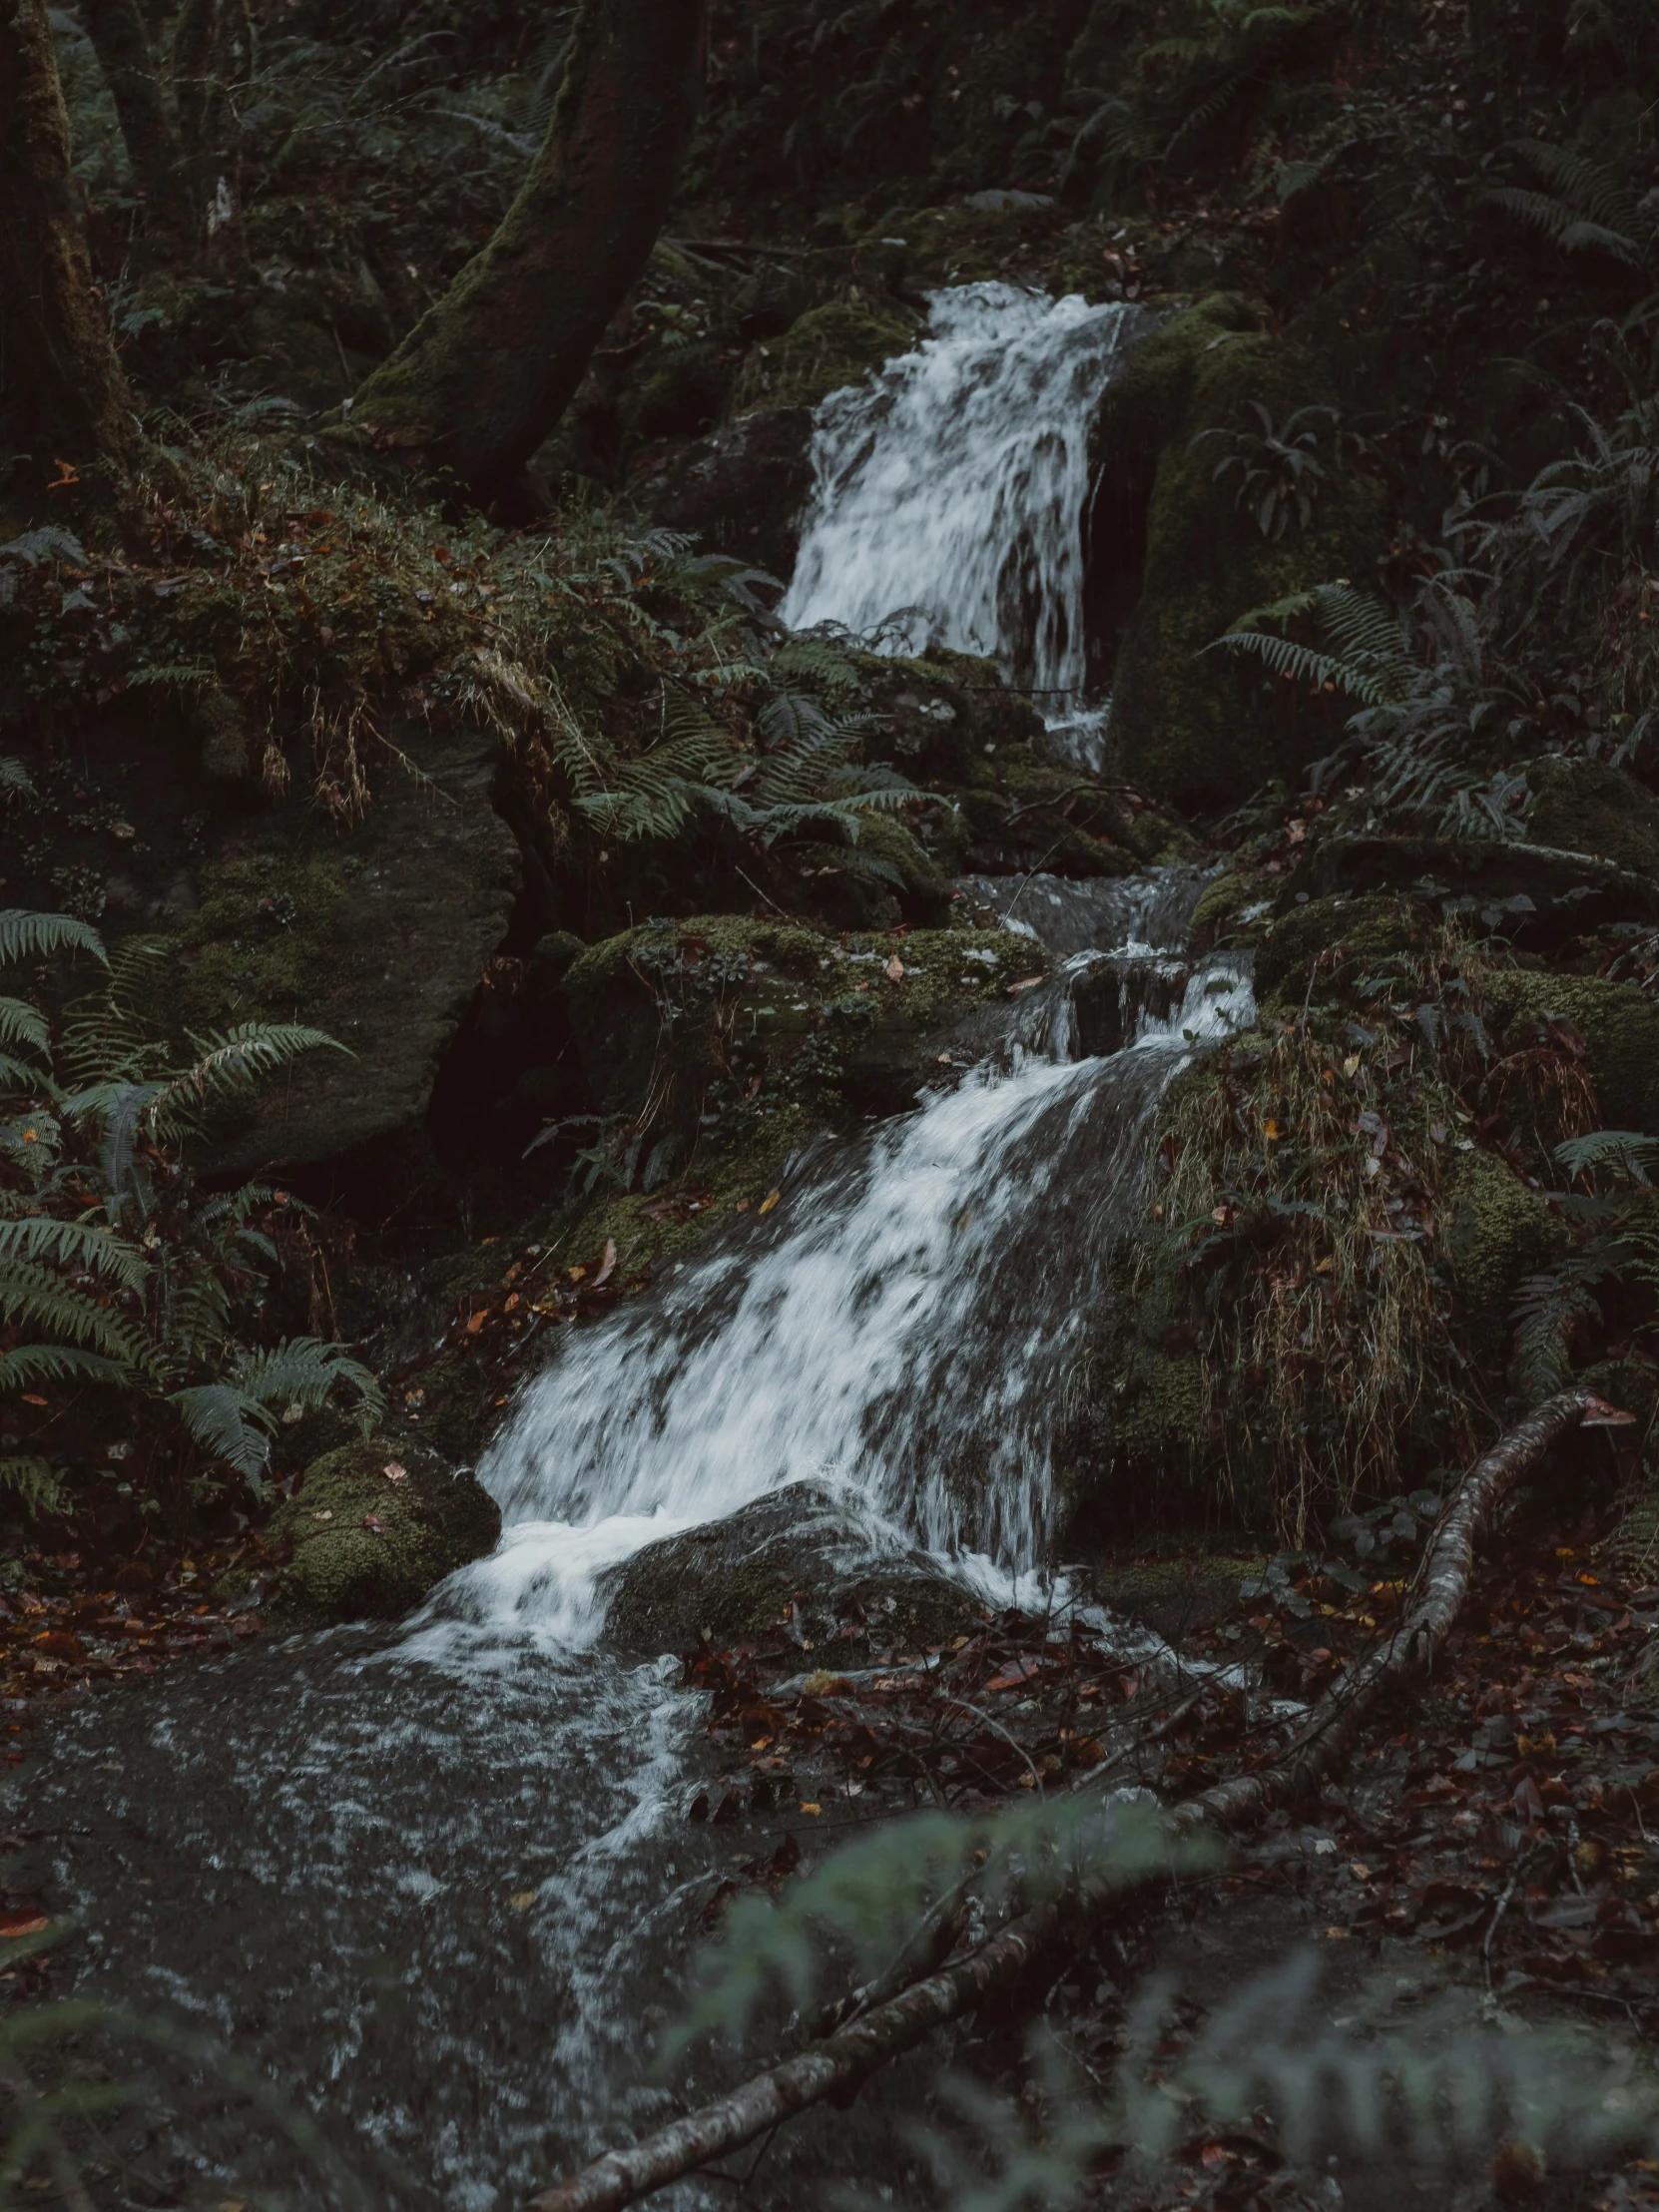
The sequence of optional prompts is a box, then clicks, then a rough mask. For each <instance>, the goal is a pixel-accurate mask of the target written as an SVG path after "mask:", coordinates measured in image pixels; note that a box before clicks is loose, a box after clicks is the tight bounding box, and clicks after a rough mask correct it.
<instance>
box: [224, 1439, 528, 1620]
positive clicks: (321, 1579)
mask: <svg viewBox="0 0 1659 2212" xmlns="http://www.w3.org/2000/svg"><path fill="white" fill-rule="evenodd" d="M388 1457H389V1455H388V1453H387V1451H386V1450H385V1448H384V1447H383V1446H380V1445H375V1444H355V1443H354V1444H345V1445H342V1446H341V1448H340V1449H339V1450H337V1451H330V1452H326V1453H324V1455H323V1456H322V1457H321V1458H320V1459H317V1460H314V1461H313V1462H312V1464H311V1465H310V1466H309V1467H308V1468H307V1469H306V1471H305V1474H304V1475H303V1477H302V1478H301V1480H300V1483H299V1486H298V1488H297V1489H296V1490H295V1492H294V1494H293V1496H292V1497H291V1498H290V1499H289V1500H288V1501H287V1503H286V1504H285V1505H283V1506H281V1507H279V1508H278V1510H277V1513H276V1514H274V1515H273V1517H272V1521H271V1526H270V1529H269V1531H268V1535H269V1538H270V1540H271V1541H272V1542H273V1543H278V1544H280V1543H285V1544H288V1545H291V1547H292V1551H291V1556H290V1558H289V1560H288V1563H287V1565H286V1566H285V1567H284V1568H283V1570H282V1577H281V1585H280V1604H281V1605H282V1607H283V1608H285V1609H287V1610H289V1611H292V1612H297V1613H299V1614H301V1615H303V1616H304V1617H306V1618H308V1619H313V1620H354V1619H360V1618H365V1617H367V1618H374V1619H392V1618H396V1617H397V1616H398V1615H400V1614H403V1613H406V1612H407V1611H408V1610H409V1609H410V1608H411V1607H412V1606H414V1605H417V1604H418V1603H419V1602H420V1600H421V1599H422V1598H423V1597H424V1596H425V1595H426V1593H427V1591H428V1590H430V1589H431V1588H432V1587H433V1585H434V1584H435V1583H437V1582H440V1581H441V1580H442V1579H443V1577H444V1576H445V1575H446V1574H450V1573H453V1571H454V1570H455V1568H457V1567H460V1566H464V1565H465V1564H466V1562H467V1561H468V1560H469V1559H476V1558H478V1557H479V1556H480V1555H481V1554H482V1553H484V1552H486V1551H488V1550H490V1549H491V1548H492V1547H493V1545H494V1544H495V1541H496V1539H497V1537H498V1536H499V1535H500V1532H501V1513H500V1508H499V1507H498V1506H497V1505H496V1504H495V1501H494V1500H493V1499H492V1498H491V1497H490V1496H489V1494H488V1492H487V1491H486V1490H485V1489H484V1488H483V1487H482V1485H481V1484H480V1483H479V1482H478V1480H477V1479H476V1477H475V1476H473V1475H472V1474H470V1473H461V1474H451V1473H449V1472H448V1471H447V1469H445V1468H444V1467H443V1466H441V1465H440V1464H439V1463H437V1462H436V1461H427V1460H426V1458H425V1455H424V1454H422V1458H421V1460H420V1461H418V1462H415V1463H411V1464H410V1465H409V1467H408V1471H407V1473H406V1474H405V1476H404V1478H403V1480H402V1481H400V1482H392V1481H390V1480H388V1479H387V1477H386V1474H385V1471H384V1470H385V1467H386V1465H387V1464H388ZM370 1520H372V1521H376V1522H378V1523H379V1524H380V1525H379V1526H378V1527H372V1526H369V1525H366V1523H367V1522H368V1521H370Z"/></svg>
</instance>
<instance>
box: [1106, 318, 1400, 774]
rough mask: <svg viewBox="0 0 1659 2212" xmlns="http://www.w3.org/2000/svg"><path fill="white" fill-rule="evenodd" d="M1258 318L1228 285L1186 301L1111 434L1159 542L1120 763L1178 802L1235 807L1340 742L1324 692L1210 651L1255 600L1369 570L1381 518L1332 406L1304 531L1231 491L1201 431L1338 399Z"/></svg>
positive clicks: (1137, 355)
mask: <svg viewBox="0 0 1659 2212" xmlns="http://www.w3.org/2000/svg"><path fill="white" fill-rule="evenodd" d="M1255 324H1256V317H1255V314H1254V311H1253V310H1252V309H1251V307H1250V306H1249V305H1248V303H1246V302H1245V301H1243V300H1241V299H1239V298H1237V297H1235V296H1234V295H1232V294H1228V293H1221V294H1217V295H1216V296H1214V297H1213V298H1210V299H1207V300H1204V301H1202V302H1201V303H1200V304H1199V305H1198V306H1196V307H1191V308H1188V309H1186V310H1185V311H1184V312H1182V313H1179V314H1176V315H1172V316H1171V317H1170V319H1169V320H1168V321H1167V322H1165V323H1164V324H1163V325H1162V326H1161V327H1160V328H1158V329H1157V330H1155V331H1153V332H1152V333H1151V335H1150V336H1148V337H1147V338H1145V339H1143V340H1142V342H1141V343H1140V344H1139V345H1138V346H1137V347H1136V348H1135V351H1134V352H1133V353H1132V354H1131V355H1130V358H1129V360H1128V362H1127V364H1126V365H1125V367H1124V369H1123V371H1122V373H1121V374H1120V375H1119V376H1117V377H1116V378H1114V380H1113V382H1112V384H1111V385H1110V387H1109V388H1108V390H1107V393H1106V398H1105V401H1104V403H1103V406H1102V410H1101V417H1100V425H1099V430H1098V435H1097V459H1098V462H1099V464H1100V466H1101V467H1102V469H1103V471H1104V475H1105V479H1106V481H1108V482H1109V483H1112V484H1114V485H1115V486H1117V487H1119V489H1118V491H1117V494H1116V496H1117V497H1119V498H1120V499H1121V500H1122V501H1123V502H1124V505H1125V509H1126V512H1127V513H1131V514H1133V513H1134V512H1136V511H1144V515H1145V530H1146V543H1147V555H1146V565H1145V582H1144V590H1143V595H1142V598H1141V601H1140V604H1139V606H1138V607H1137V608H1136V610H1135V612H1134V613H1133V614H1132V615H1131V616H1130V618H1129V621H1128V624H1127V627H1126V630H1125V634H1124V638H1123V643H1122V647H1121V649H1120V652H1119V656H1118V665H1117V670H1116V673H1115V676H1114V679H1113V701H1112V747H1113V755H1114V760H1115V762H1116V764H1117V766H1118V768H1119V769H1120V770H1121V772H1122V773H1123V775H1124V776H1126V777H1127V778H1128V780H1129V781H1130V782H1131V783H1133V784H1134V785H1136V786H1137V787H1138V788H1140V789H1142V790H1145V791H1147V792H1149V793H1151V794H1152V795H1153V796H1155V797H1157V798H1159V799H1164V800H1168V801H1170V802H1172V803H1173V804H1175V805H1177V806H1182V807H1196V808H1205V807H1218V806H1224V805H1232V804H1236V803H1237V802H1238V801H1240V800H1243V799H1246V798H1248V797H1249V795H1250V794H1251V793H1252V792H1253V791H1255V790H1256V789H1258V788H1259V787H1260V786H1261V785H1263V784H1266V783H1268V782H1270V781H1271V780H1272V779H1274V778H1276V777H1278V778H1291V777H1297V776H1300V773H1301V771H1302V770H1303V769H1304V768H1305V767H1306V765H1307V763H1308V762H1309V761H1310V760H1311V759H1313V758H1314V757H1315V756H1316V755H1317V754H1318V753H1320V752H1324V751H1328V750H1329V749H1330V745H1331V741H1332V737H1333V734H1334V731H1335V727H1336V725H1335V722H1334V719H1333V712H1332V710H1331V708H1330V707H1329V705H1328V704H1327V703H1325V702H1322V701H1319V700H1316V701H1313V702H1309V701H1307V700H1306V699H1304V698H1303V697H1302V696H1301V694H1300V692H1298V691H1297V688H1296V687H1294V686H1288V685H1284V684H1280V683H1277V682H1275V681H1274V680H1272V679H1269V678H1266V677H1265V676H1264V674H1263V672H1262V671H1261V670H1260V668H1259V667H1257V666H1255V665H1254V664H1250V663H1245V662H1241V661H1240V660H1239V659H1237V658H1236V657H1235V656H1232V655H1229V654H1226V653H1215V652H1209V651H1207V648H1208V647H1210V646H1211V645H1212V644H1213V643H1214V641H1215V640H1216V639H1217V638H1219V637H1220V636H1221V635H1222V633H1223V632H1224V631H1225V630H1226V629H1227V628H1228V626H1229V624H1230V623H1232V622H1233V621H1234V620H1235V619H1236V618H1237V617H1238V616H1239V615H1241V614H1243V613H1244V612H1245V611H1246V609H1247V608H1250V607H1253V606H1259V605H1262V604H1264V603H1265V602H1267V601H1270V600H1274V599H1278V598H1280V597H1282V596H1283V595H1284V594H1285V593H1287V592H1291V591H1295V590H1299V589H1301V588H1303V587H1305V586H1307V585H1310V584H1315V583H1319V582H1321V581H1323V580H1325V579H1328V578H1330V577H1334V576H1348V575H1353V576H1363V575H1365V574H1367V573H1368V572H1369V569H1370V565H1371V562H1372V559H1373V555H1374V553H1375V551H1376V548H1377V546H1378V545H1380V544H1381V543H1382V540H1383V527H1384V522H1385V516H1384V512H1383V499H1382V495H1381V493H1380V491H1379V489H1378V487H1377V485H1376V484H1375V483H1374V482H1373V481H1371V480H1370V479H1368V478H1364V477H1360V476H1356V475H1354V474H1352V473H1350V472H1347V471H1345V470H1343V469H1341V468H1339V467H1337V466H1336V465H1335V461H1334V453H1333V446H1332V439H1331V433H1330V429H1329V425H1328V423H1327V422H1325V420H1324V418H1320V424H1319V426H1320V428H1321V433H1322V438H1321V449H1320V450H1321V457H1322V459H1323V461H1324V462H1325V464H1326V466H1327V468H1328V469H1329V471H1330V473H1329V475H1328V478H1327V481H1326V483H1325V485H1324V487H1323V492H1322V496H1321V497H1320V498H1319V500H1318V502H1317V504H1316V505H1315V508H1314V511H1313V515H1312V517H1311V519H1310V521H1309V523H1308V525H1307V527H1306V528H1302V527H1299V525H1298V523H1297V522H1296V520H1294V519H1293V520H1292V521H1291V522H1290V524H1289V525H1288V527H1287V528H1286V529H1285V531H1284V533H1283V535H1282V536H1279V537H1268V536H1264V535H1263V533H1262V531H1261V530H1260V528H1259V527H1258V524H1257V520H1256V517H1255V515H1254V514H1253V513H1251V512H1246V511H1243V510H1241V509H1240V508H1239V507H1238V506H1236V505H1235V488H1236V485H1237V483H1238V481H1239V472H1238V471H1237V470H1236V469H1235V470H1233V471H1230V472H1229V473H1228V474H1227V475H1225V476H1223V477H1222V478H1221V479H1220V480H1219V481H1217V479H1216V468H1217V464H1218V462H1219V461H1220V460H1221V458H1222V457H1223V454H1224V452H1225V451H1226V450H1227V448H1226V445H1225V444H1224V442H1223V441H1222V440H1220V439H1212V438H1208V437H1206V436H1205V433H1207V432H1209V431H1212V430H1214V431H1221V432H1225V433H1229V434H1231V433H1234V432H1244V433H1249V432H1250V430H1251V428H1252V425H1253V424H1255V422H1256V417H1255V415H1254V414H1253V412H1252V408H1253V406H1254V405H1260V406H1263V407H1265V408H1266V409H1267V410H1268V412H1269V414H1270V415H1271V416H1272V418H1273V420H1274V422H1275V423H1276V424H1277V425H1280V426H1283V424H1284V423H1285V422H1286V421H1287V420H1288V419H1289V417H1290V416H1291V415H1293V414H1294V413H1296V412H1297V411H1298V410H1299V409H1301V408H1303V407H1307V406H1310V405H1315V404H1320V403H1323V402H1325V401H1326V400H1328V399H1329V398H1330V397H1331V396H1332V392H1331V388H1330V382H1329V378H1328V376H1327V373H1326V371H1325V370H1324V368H1323V367H1322V366H1321V364H1320V363H1319V362H1318V361H1316V360H1315V359H1314V358H1313V357H1312V356H1310V355H1308V354H1306V353H1304V352H1302V351H1300V350H1299V349H1298V348H1296V347H1294V346H1290V345H1287V344H1285V343H1284V342H1282V341H1281V340H1279V339H1276V338H1273V337H1270V336H1268V335H1267V334H1266V333H1265V332H1264V331H1263V330H1261V329H1260V328H1259V327H1257V326H1255ZM1195 440H1202V441H1203V442H1200V443H1196V444H1195V442H1194V441H1195Z"/></svg>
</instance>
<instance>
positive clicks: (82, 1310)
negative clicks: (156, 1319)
mask: <svg viewBox="0 0 1659 2212" xmlns="http://www.w3.org/2000/svg"><path fill="white" fill-rule="evenodd" d="M0 1315H4V1316H5V1318H6V1319H7V1320H8V1321H9V1322H11V1323H12V1324H13V1325H14V1326H15V1327H17V1328H19V1329H42V1330H47V1331H49V1332H50V1333H51V1334H52V1335H53V1336H54V1337H63V1338H66V1339H67V1340H68V1341H69V1342H70V1343H71V1344H76V1345H85V1346H88V1347H90V1348H91V1349H92V1350H93V1351H95V1352H98V1353H101V1354H102V1355H103V1356H104V1357H105V1358H106V1359H109V1360H116V1361H119V1362H121V1363H122V1364H123V1365H124V1366H126V1367H129V1368H135V1369H141V1370H142V1369H143V1368H145V1367H147V1366H148V1365H149V1360H150V1348H149V1346H148V1345H147V1344H146V1343H145V1341H144V1339H143V1337H142V1336H141V1335H140V1334H139V1332H138V1331H137V1330H136V1329H135V1328H134V1327H133V1326H132V1324H131V1323H130V1322H127V1321H125V1320H123V1319H122V1318H121V1316H120V1315H118V1314H116V1313H115V1312H114V1311H113V1309H111V1308H109V1307H104V1306H99V1305H98V1304H97V1303H96V1301H95V1300H94V1299H92V1298H91V1297H89V1296H88V1295H87V1294H86V1293H85V1292H82V1291H79V1290H77V1289H76V1288H75V1287H74V1286H73V1285H72V1284H69V1283H66V1282H65V1281H64V1280H63V1278H62V1277H61V1276H59V1275H56V1274H54V1273H53V1271H52V1270H51V1269H50V1268H48V1267H43V1266H41V1265H40V1263H39V1262H38V1261H34V1260H27V1259H24V1258H23V1257H22V1255H21V1254H18V1253H8V1254H7V1255H6V1258H5V1261H4V1263H3V1264H0Z"/></svg>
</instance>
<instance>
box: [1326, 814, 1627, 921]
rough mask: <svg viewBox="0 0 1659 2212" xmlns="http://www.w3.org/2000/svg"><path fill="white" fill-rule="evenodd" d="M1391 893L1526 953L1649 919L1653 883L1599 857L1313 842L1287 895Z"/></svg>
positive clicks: (1433, 840)
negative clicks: (1505, 940)
mask: <svg viewBox="0 0 1659 2212" xmlns="http://www.w3.org/2000/svg"><path fill="white" fill-rule="evenodd" d="M1389 890H1391V891H1399V892H1405V893H1407V894H1409V895H1411V896H1413V897H1416V898H1418V899H1425V900H1431V901H1432V902H1433V903H1434V904H1435V905H1436V906H1437V907H1438V908H1439V910H1440V911H1441V912H1442V913H1446V914H1451V915H1461V916H1464V917H1466V918H1467V919H1469V920H1470V921H1473V922H1476V923H1478V924H1479V926H1480V928H1481V929H1482V930H1489V931H1493V932H1501V933H1502V934H1503V935H1505V936H1507V937H1509V938H1510V939H1511V940H1512V941H1513V942H1514V943H1516V944H1520V945H1525V946H1528V947H1532V948H1534V949H1539V950H1543V949H1550V948H1554V947H1558V946H1560V945H1562V944H1564V943H1565V942H1567V941H1568V940H1569V939H1571V938H1574V937H1578V936H1581V935H1583V934H1584V932H1585V931H1587V930H1591V929H1595V928H1599V927H1601V926H1602V925H1604V924H1606V923H1610V922H1624V921H1646V920H1652V919H1654V918H1655V917H1659V877H1656V876H1655V875H1653V874H1650V873H1643V872H1642V871H1641V870H1639V869H1636V868H1632V867H1627V866H1625V865H1623V864H1622V863H1621V862H1620V861H1618V860H1616V859H1612V858H1607V857H1603V856H1602V855H1601V854H1599V853H1598V852H1596V851H1594V850H1593V849H1590V848H1589V847H1587V846H1575V847H1571V848H1564V847H1560V846H1556V845H1546V844H1539V843H1537V842H1535V841H1534V840H1531V839H1527V840H1525V841H1513V842H1507V841H1504V840H1501V839H1498V838H1496V837H1436V836H1380V835H1374V834H1362V835H1351V836H1331V837H1324V838H1320V839H1319V840H1317V841H1316V842H1315V843H1314V845H1313V849H1312V850H1311V851H1310V852H1309V853H1308V855H1307V857H1306V858H1305V859H1304V860H1303V861H1302V862H1301V864H1300V865H1299V866H1298V868H1297V871H1296V873H1295V875H1294V876H1293V877H1292V879H1291V882H1290V885H1289V886H1288V894H1289V895H1292V896H1294V895H1295V894H1297V893H1300V892H1306V893H1307V895H1308V896H1309V897H1311V898H1317V897H1333V896H1336V895H1337V894H1339V893H1343V892H1348V893H1357V892H1361V891H1389Z"/></svg>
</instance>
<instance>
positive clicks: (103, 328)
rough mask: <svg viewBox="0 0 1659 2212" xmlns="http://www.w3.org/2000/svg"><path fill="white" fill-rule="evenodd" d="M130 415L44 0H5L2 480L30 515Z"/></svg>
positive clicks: (107, 446)
mask: <svg viewBox="0 0 1659 2212" xmlns="http://www.w3.org/2000/svg"><path fill="white" fill-rule="evenodd" d="M131 435H132V418H131V416H130V414H129V412H128V410H127V405H126V393H125V389H124V386H123V381H122V376H121V370H120V367H119V365H118V363H117V361H116V357H115V350H114V348H113V346H112V345H111V343H110V331H109V323H108V321H107V319H106V317H105V314H104V307H103V302H102V300H101V299H100V297H99V294H98V292H97V291H96V289H95V288H94V285H93V281H92V267H91V263H90V261H89V259H88V256H87V246H86V239H85V236H84V234H83V231H82V228H81V221H80V215H79V211H78V209H77V207H76V204H75V196H74V192H73V189H72V187H71V184H70V174H69V116H68V113H67V111H66V109H65V107H64V97H63V87H62V85H61V84H60V83H59V81H58V64H57V57H56V55H55V53H54V51H53V47H52V30H51V25H50V23H49V22H48V20H47V12H46V0H0V486H3V487H4V488H5V490H6V491H7V492H8V493H9V494H10V495H12V496H13V497H15V498H16V499H17V500H18V501H19V502H20V504H21V505H22V506H23V508H24V509H25V511H28V512H36V511H40V510H43V509H44V508H45V507H46V505H47V499H46V487H47V485H48V484H49V483H50V482H52V481H54V480H55V479H59V480H61V478H62V471H61V470H60V468H59V467H58V465H57V464H59V463H62V464H64V465H65V466H66V467H67V468H68V469H70V470H76V469H79V468H81V467H84V466H85V465H86V464H87V463H88V462H90V461H94V460H97V459H99V458H101V457H103V456H107V455H112V454H117V453H119V452H121V451H122V450H123V449H124V448H125V447H126V445H127V444H128V442H129V439H130V437H131Z"/></svg>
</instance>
